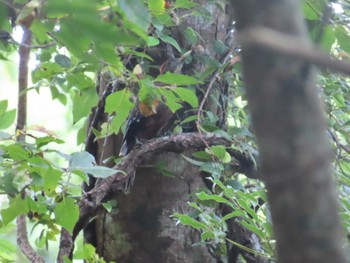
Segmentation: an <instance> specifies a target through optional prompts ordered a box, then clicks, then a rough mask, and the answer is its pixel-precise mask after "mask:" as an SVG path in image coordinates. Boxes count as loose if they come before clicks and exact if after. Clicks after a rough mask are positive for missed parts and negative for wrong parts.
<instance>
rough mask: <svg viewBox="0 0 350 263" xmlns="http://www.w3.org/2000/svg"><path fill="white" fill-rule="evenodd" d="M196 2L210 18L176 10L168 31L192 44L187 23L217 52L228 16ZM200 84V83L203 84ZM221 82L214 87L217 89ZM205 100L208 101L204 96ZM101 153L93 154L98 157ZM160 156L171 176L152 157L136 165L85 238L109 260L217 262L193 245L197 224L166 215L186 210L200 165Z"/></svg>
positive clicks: (110, 149)
mask: <svg viewBox="0 0 350 263" xmlns="http://www.w3.org/2000/svg"><path fill="white" fill-rule="evenodd" d="M197 2H198V3H199V4H200V6H201V7H202V8H203V10H204V11H205V12H208V14H210V15H211V18H212V19H211V21H205V20H204V19H203V18H199V17H192V16H182V15H184V14H179V13H178V14H177V15H178V16H181V19H183V21H182V23H181V24H180V25H179V26H178V27H174V28H172V31H171V32H172V36H173V37H174V38H175V39H176V40H177V41H178V43H179V45H180V46H181V47H182V48H184V49H185V50H189V49H190V48H191V46H190V45H189V44H188V43H187V42H186V41H185V38H184V35H183V30H184V29H185V28H186V27H188V26H191V27H192V28H193V29H194V30H195V31H196V32H198V34H199V35H201V37H202V38H203V40H202V41H203V42H201V45H202V46H203V47H204V49H205V50H206V54H205V55H206V56H209V57H211V58H218V57H216V56H217V54H216V53H215V51H214V49H213V44H214V41H215V40H220V41H222V42H224V41H225V37H226V36H227V31H228V30H229V28H230V25H231V20H230V19H232V17H231V16H229V15H227V14H225V13H223V11H222V9H221V8H220V7H219V6H218V5H215V4H213V3H208V2H207V1H205V0H200V1H197ZM156 53H157V54H156V56H158V57H154V61H155V63H158V64H157V66H159V65H160V64H161V63H163V62H164V61H165V60H167V59H168V58H167V57H164V56H161V57H159V53H160V52H159V51H158V52H156ZM202 67H203V64H200V63H198V64H196V65H194V66H193V67H192V66H191V67H188V68H184V70H185V71H184V72H183V73H184V74H191V73H193V68H195V69H196V70H197V71H201V70H203V68H202ZM186 70H188V72H187V71H186ZM201 88H202V89H205V88H206V85H203V86H202V87H201ZM221 88H222V87H221V86H218V87H217V89H218V94H220V92H221V90H220V89H221ZM100 89H104V86H101V85H100ZM213 90H215V89H213ZM100 93H101V92H100ZM207 106H208V107H209V106H212V105H210V102H209V103H207ZM216 107H217V106H216ZM214 110H216V111H219V110H220V109H214ZM119 139H120V138H119ZM112 145H115V146H112ZM116 145H118V143H113V142H111V143H107V144H104V145H101V144H99V145H97V150H95V154H96V155H97V156H100V154H99V153H100V152H101V149H102V147H104V152H105V153H108V155H109V156H110V155H115V156H118V153H119V148H118V146H116ZM105 157H107V156H105ZM105 157H103V158H97V159H98V160H100V159H101V160H103V159H105ZM160 159H162V160H165V162H166V164H167V167H168V169H169V170H170V171H172V172H173V174H174V177H165V176H163V175H159V174H157V173H156V172H155V170H154V169H153V168H151V167H149V166H152V165H153V164H154V163H156V161H157V160H155V161H154V163H152V164H145V165H146V166H147V167H145V168H143V169H139V170H138V171H137V173H136V177H135V182H134V184H133V185H132V186H131V189H130V191H129V193H128V194H126V195H125V194H123V193H120V194H118V195H117V196H116V197H115V199H116V200H117V202H118V204H117V206H116V207H115V209H114V210H113V211H112V212H111V213H107V212H105V210H104V209H101V211H100V213H99V215H98V217H97V218H96V221H95V223H94V227H92V228H91V227H90V228H88V230H87V231H85V236H86V237H88V242H90V243H93V244H96V246H97V252H98V253H99V254H100V255H101V256H103V257H104V258H105V259H106V260H108V261H110V260H114V261H117V262H128V263H132V262H137V263H142V262H144V263H148V262H162V263H165V262H169V263H170V262H171V263H175V262H194V263H195V262H204V263H205V262H217V261H216V259H215V258H213V256H212V255H211V254H210V253H209V251H208V248H207V247H206V246H193V244H194V243H196V242H198V241H200V235H199V232H198V231H197V230H195V229H192V228H190V227H185V226H182V225H176V222H175V221H174V220H173V219H172V218H171V217H170V216H171V215H172V214H173V213H175V212H180V213H187V212H189V210H190V208H189V206H188V204H187V202H188V201H190V200H191V193H193V192H194V191H196V190H197V189H200V188H205V185H204V183H203V180H202V178H201V176H200V173H199V171H197V170H196V169H195V168H194V167H193V166H191V165H190V164H189V163H187V162H186V161H185V160H184V159H183V158H182V157H181V156H178V155H175V154H166V155H163V156H161V157H160V158H159V160H160ZM95 235H96V236H95Z"/></svg>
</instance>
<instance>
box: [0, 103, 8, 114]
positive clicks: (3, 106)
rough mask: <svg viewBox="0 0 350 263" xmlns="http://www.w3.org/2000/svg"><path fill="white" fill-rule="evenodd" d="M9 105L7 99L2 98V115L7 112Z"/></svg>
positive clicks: (0, 104) (0, 109)
mask: <svg viewBox="0 0 350 263" xmlns="http://www.w3.org/2000/svg"><path fill="white" fill-rule="evenodd" d="M7 106H8V101H7V100H0V116H1V115H2V114H4V113H5V112H6V110H7Z"/></svg>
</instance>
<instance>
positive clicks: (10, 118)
mask: <svg viewBox="0 0 350 263" xmlns="http://www.w3.org/2000/svg"><path fill="white" fill-rule="evenodd" d="M15 118H16V110H9V111H7V112H5V113H4V114H1V115H0V129H6V128H8V127H10V126H11V124H13V122H14V121H15Z"/></svg>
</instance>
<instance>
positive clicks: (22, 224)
mask: <svg viewBox="0 0 350 263" xmlns="http://www.w3.org/2000/svg"><path fill="white" fill-rule="evenodd" d="M16 223H17V244H18V246H19V247H20V248H21V250H22V252H23V254H24V255H25V256H26V257H27V258H28V259H29V260H30V262H33V263H45V261H44V259H43V258H42V257H40V256H39V255H38V254H37V253H36V252H35V250H34V249H33V248H32V246H31V245H30V244H29V241H28V233H27V222H26V215H20V216H18V217H17V219H16Z"/></svg>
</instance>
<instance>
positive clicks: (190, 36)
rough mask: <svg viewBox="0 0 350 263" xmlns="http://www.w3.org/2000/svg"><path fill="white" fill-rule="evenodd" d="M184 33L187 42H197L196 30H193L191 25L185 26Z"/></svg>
mask: <svg viewBox="0 0 350 263" xmlns="http://www.w3.org/2000/svg"><path fill="white" fill-rule="evenodd" d="M184 35H185V38H186V41H187V42H188V43H189V44H193V45H194V44H197V42H198V35H197V32H196V31H194V30H193V28H192V27H187V28H186V29H185V30H184Z"/></svg>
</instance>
